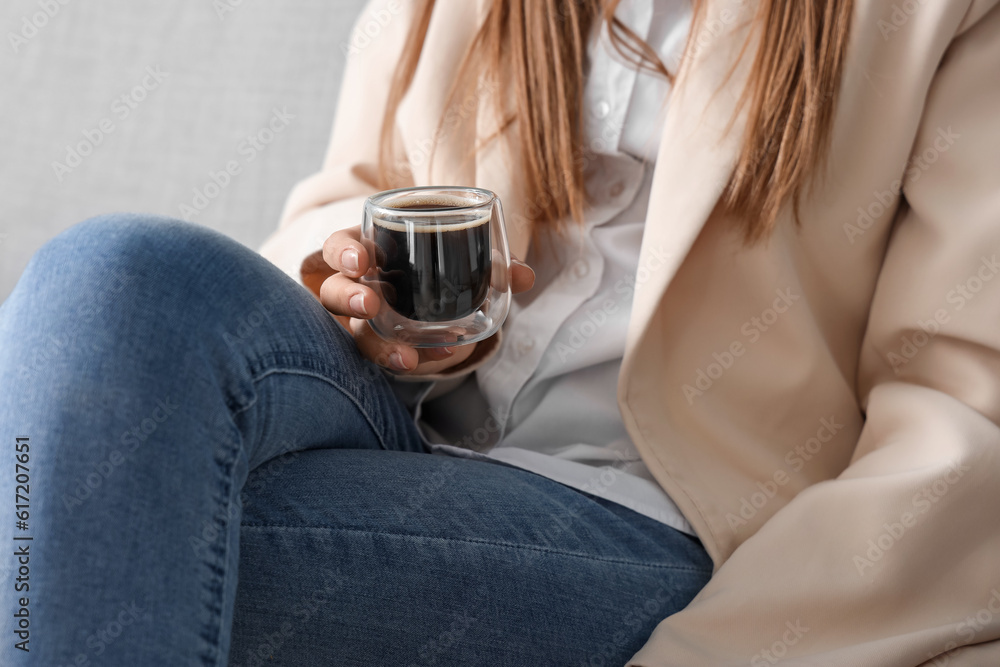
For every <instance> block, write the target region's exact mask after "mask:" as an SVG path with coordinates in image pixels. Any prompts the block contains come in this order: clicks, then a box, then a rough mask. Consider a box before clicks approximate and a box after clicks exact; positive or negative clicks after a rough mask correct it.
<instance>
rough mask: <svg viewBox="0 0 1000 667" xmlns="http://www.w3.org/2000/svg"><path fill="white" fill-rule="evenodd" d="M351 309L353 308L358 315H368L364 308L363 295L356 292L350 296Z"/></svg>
mask: <svg viewBox="0 0 1000 667" xmlns="http://www.w3.org/2000/svg"><path fill="white" fill-rule="evenodd" d="M351 310H353V311H354V312H355V313H357V314H358V315H365V316H367V315H368V309H367V308H365V295H364V294H361V293H360V292H358V293H357V294H355V295H354V296H352V297H351Z"/></svg>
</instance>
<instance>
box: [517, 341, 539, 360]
mask: <svg viewBox="0 0 1000 667" xmlns="http://www.w3.org/2000/svg"><path fill="white" fill-rule="evenodd" d="M534 347H535V341H534V339H532V338H522V339H521V340H519V341H517V343H516V344H515V345H514V351H515V352H517V356H519V357H523V356H524V355H526V354H527V353H528V352H531V350H532V348H534Z"/></svg>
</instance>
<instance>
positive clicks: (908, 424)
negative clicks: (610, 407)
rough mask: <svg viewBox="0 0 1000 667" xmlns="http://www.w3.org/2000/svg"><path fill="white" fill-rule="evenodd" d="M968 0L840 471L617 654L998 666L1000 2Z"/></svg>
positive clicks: (908, 204) (936, 93)
mask: <svg viewBox="0 0 1000 667" xmlns="http://www.w3.org/2000/svg"><path fill="white" fill-rule="evenodd" d="M986 5H990V6H992V9H989V10H988V11H987V10H986V8H985V7H984V6H986ZM971 7H972V9H970V14H969V16H970V17H971V18H967V21H966V23H969V22H970V21H971V22H972V23H971V25H963V26H962V29H961V30H960V33H959V35H958V36H957V37H956V38H955V39H954V40H953V42H952V44H951V46H950V48H949V50H948V52H947V54H946V56H945V58H944V59H943V61H942V63H941V64H940V67H939V69H938V71H937V73H936V74H935V79H934V81H933V84H932V87H931V89H930V91H929V94H928V97H927V100H926V106H925V108H924V110H923V112H922V117H921V126H920V131H919V136H918V138H917V141H916V142H915V146H920V147H927V146H929V145H934V142H935V141H938V148H939V149H940V150H939V151H938V156H937V157H936V158H935V159H936V162H935V163H934V164H933V165H931V166H929V167H928V168H926V169H911V170H910V171H908V172H907V173H906V177H905V179H904V187H903V190H904V195H905V200H906V201H905V203H904V205H903V206H904V210H903V212H901V213H900V214H899V215H898V217H897V220H896V227H895V228H894V230H893V232H892V237H891V239H890V241H889V245H888V248H887V253H886V256H885V259H884V263H883V267H882V270H881V273H880V276H879V279H878V284H877V288H876V292H875V295H874V299H873V302H872V306H871V311H870V316H869V323H868V328H867V331H866V333H865V338H864V341H863V343H862V353H861V358H860V362H859V380H858V382H859V392H860V396H861V397H862V401H863V406H862V407H863V408H864V409H865V412H866V422H865V426H864V428H863V430H862V433H861V435H860V439H859V441H858V443H857V447H856V451H855V453H854V456H853V458H852V462H851V464H850V466H849V467H848V468H847V469H846V470H845V471H844V472H843V473H842V474H841V475H840V476H839V477H838V478H837V479H834V480H829V481H826V482H822V483H819V484H816V485H814V486H812V487H810V488H807V489H805V490H804V491H803V492H801V493H800V494H799V495H798V496H797V497H796V498H795V499H793V500H792V501H791V502H790V503H789V504H788V505H787V506H785V507H784V508H782V509H781V510H780V511H779V512H777V513H776V514H775V516H774V517H772V519H770V520H769V521H768V522H767V523H766V524H765V525H764V526H763V527H762V528H761V530H760V531H759V532H758V533H757V534H755V535H754V536H753V537H751V538H750V539H748V540H747V541H746V542H745V543H743V544H742V545H741V546H740V547H739V548H738V549H737V550H736V551H735V552H734V553H733V555H732V556H731V557H730V559H729V560H728V561H726V562H725V563H724V564H723V565H722V566H721V567H720V568H719V569H718V571H717V573H716V574H715V576H714V577H713V578H712V580H711V581H710V582H709V584H708V585H707V586H706V588H705V589H704V590H703V591H702V592H701V593H700V594H699V595H698V596H697V597H696V598H695V600H694V601H693V602H692V603H691V604H690V605H689V606H688V608H687V609H685V610H683V611H681V612H679V613H677V614H675V615H674V616H671V617H670V618H668V619H666V620H665V621H663V622H662V623H660V625H659V626H658V627H657V628H656V630H655V631H654V633H653V635H652V636H651V638H650V639H649V641H648V642H647V644H646V645H645V646H644V647H643V648H642V649H641V650H640V651H639V652H638V653H637V654H636V655H635V656H634V657H633V658H632V660H631V661H630V662H629V663H628V664H629V665H630V666H632V667H662V666H666V665H670V666H682V665H683V666H684V667H702V666H704V667H709V666H711V667H725V666H735V665H750V666H751V667H758V666H764V665H774V664H781V665H785V664H788V665H817V666H819V665H822V666H851V667H915V666H917V665H927V666H928V667H930V666H931V665H949V666H950V667H981V666H983V665H1000V641H998V638H1000V427H998V424H1000V263H998V258H1000V6H998V5H996V3H995V2H992V1H991V2H988V3H985V2H984V3H975V2H974V3H972V5H971ZM946 141H953V144H952V145H950V147H947V150H944V148H942V147H945V146H946V144H945V143H944V142H946ZM871 149H872V150H877V148H876V147H874V146H872V147H871ZM920 159H922V156H921V155H915V156H914V160H915V161H916V160H920ZM927 159H928V160H929V159H930V156H927ZM849 270H850V268H849V267H845V271H849ZM816 517H837V519H836V520H833V521H826V522H824V523H822V524H818V523H817V521H816Z"/></svg>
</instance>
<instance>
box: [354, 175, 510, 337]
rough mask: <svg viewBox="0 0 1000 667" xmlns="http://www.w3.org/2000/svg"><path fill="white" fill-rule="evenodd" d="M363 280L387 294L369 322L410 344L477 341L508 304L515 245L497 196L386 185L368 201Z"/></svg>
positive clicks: (501, 316)
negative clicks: (510, 245) (510, 240)
mask: <svg viewBox="0 0 1000 667" xmlns="http://www.w3.org/2000/svg"><path fill="white" fill-rule="evenodd" d="M361 238H362V243H364V245H365V248H366V249H367V251H368V257H369V261H370V262H371V264H370V268H369V270H368V272H367V274H365V276H364V277H363V278H362V282H364V283H365V284H366V285H368V286H369V287H371V288H372V289H373V290H375V293H376V294H377V295H378V297H379V298H380V299H381V300H382V307H381V308H380V309H379V312H378V314H377V315H376V316H375V317H373V318H372V319H371V320H369V323H370V324H371V327H372V329H374V330H375V333H377V334H378V335H379V336H381V337H382V338H384V339H386V340H388V341H394V342H400V343H404V344H406V345H410V346H413V347H444V346H451V345H462V344H465V343H474V342H476V341H480V340H483V339H484V338H488V337H490V336H492V335H493V334H494V333H496V331H497V330H498V329H499V328H500V326H501V325H502V324H503V321H504V319H506V317H507V312H508V311H509V310H510V299H511V293H510V251H509V249H508V247H507V231H506V229H505V228H504V220H503V210H502V209H501V206H500V200H499V198H497V196H496V195H495V194H494V193H492V192H490V191H489V190H482V189H480V188H460V187H420V188H403V189H399V190H389V191H386V192H381V193H379V194H377V195H373V196H371V197H369V198H368V200H367V201H366V202H365V211H364V220H363V221H362V225H361Z"/></svg>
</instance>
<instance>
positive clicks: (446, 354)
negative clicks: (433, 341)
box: [438, 347, 455, 357]
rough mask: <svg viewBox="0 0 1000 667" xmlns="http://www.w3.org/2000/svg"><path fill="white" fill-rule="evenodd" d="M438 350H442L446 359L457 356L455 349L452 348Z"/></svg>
mask: <svg viewBox="0 0 1000 667" xmlns="http://www.w3.org/2000/svg"><path fill="white" fill-rule="evenodd" d="M438 349H439V350H441V352H442V353H443V354H444V355H445V356H446V357H450V356H451V355H453V354H455V349H454V348H451V347H439V348H438Z"/></svg>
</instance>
